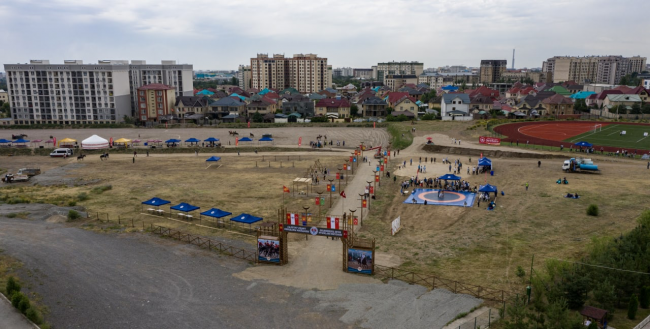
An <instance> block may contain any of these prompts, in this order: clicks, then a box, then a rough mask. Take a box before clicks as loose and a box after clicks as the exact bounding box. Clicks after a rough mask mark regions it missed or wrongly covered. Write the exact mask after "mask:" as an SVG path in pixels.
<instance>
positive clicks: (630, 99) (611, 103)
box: [603, 94, 643, 110]
mask: <svg viewBox="0 0 650 329" xmlns="http://www.w3.org/2000/svg"><path fill="white" fill-rule="evenodd" d="M635 104H637V105H639V106H641V105H642V104H643V103H642V102H641V97H639V95H631V94H609V95H607V98H605V100H604V101H603V108H606V109H610V110H611V109H613V108H615V107H617V106H619V105H625V106H627V109H628V110H631V109H632V106H633V105H635Z"/></svg>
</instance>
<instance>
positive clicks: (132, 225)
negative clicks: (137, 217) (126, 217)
mask: <svg viewBox="0 0 650 329" xmlns="http://www.w3.org/2000/svg"><path fill="white" fill-rule="evenodd" d="M131 227H135V224H133V218H131Z"/></svg>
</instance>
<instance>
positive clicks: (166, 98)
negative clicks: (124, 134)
mask: <svg viewBox="0 0 650 329" xmlns="http://www.w3.org/2000/svg"><path fill="white" fill-rule="evenodd" d="M174 89H175V88H174V87H170V86H168V85H164V84H160V83H152V84H148V85H144V86H142V87H140V88H138V89H137V101H138V103H137V104H138V117H139V118H140V120H141V121H159V119H160V117H162V116H166V115H170V114H173V110H174V104H175V103H176V93H175V91H174Z"/></svg>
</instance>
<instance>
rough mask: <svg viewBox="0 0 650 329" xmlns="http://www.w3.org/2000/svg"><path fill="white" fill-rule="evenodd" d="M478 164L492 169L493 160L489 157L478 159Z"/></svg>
mask: <svg viewBox="0 0 650 329" xmlns="http://www.w3.org/2000/svg"><path fill="white" fill-rule="evenodd" d="M478 166H479V167H490V168H489V169H490V170H492V160H490V159H488V158H480V159H478Z"/></svg>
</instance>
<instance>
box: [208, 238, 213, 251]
mask: <svg viewBox="0 0 650 329" xmlns="http://www.w3.org/2000/svg"><path fill="white" fill-rule="evenodd" d="M210 241H212V240H208V250H210V251H212V245H210Z"/></svg>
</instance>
